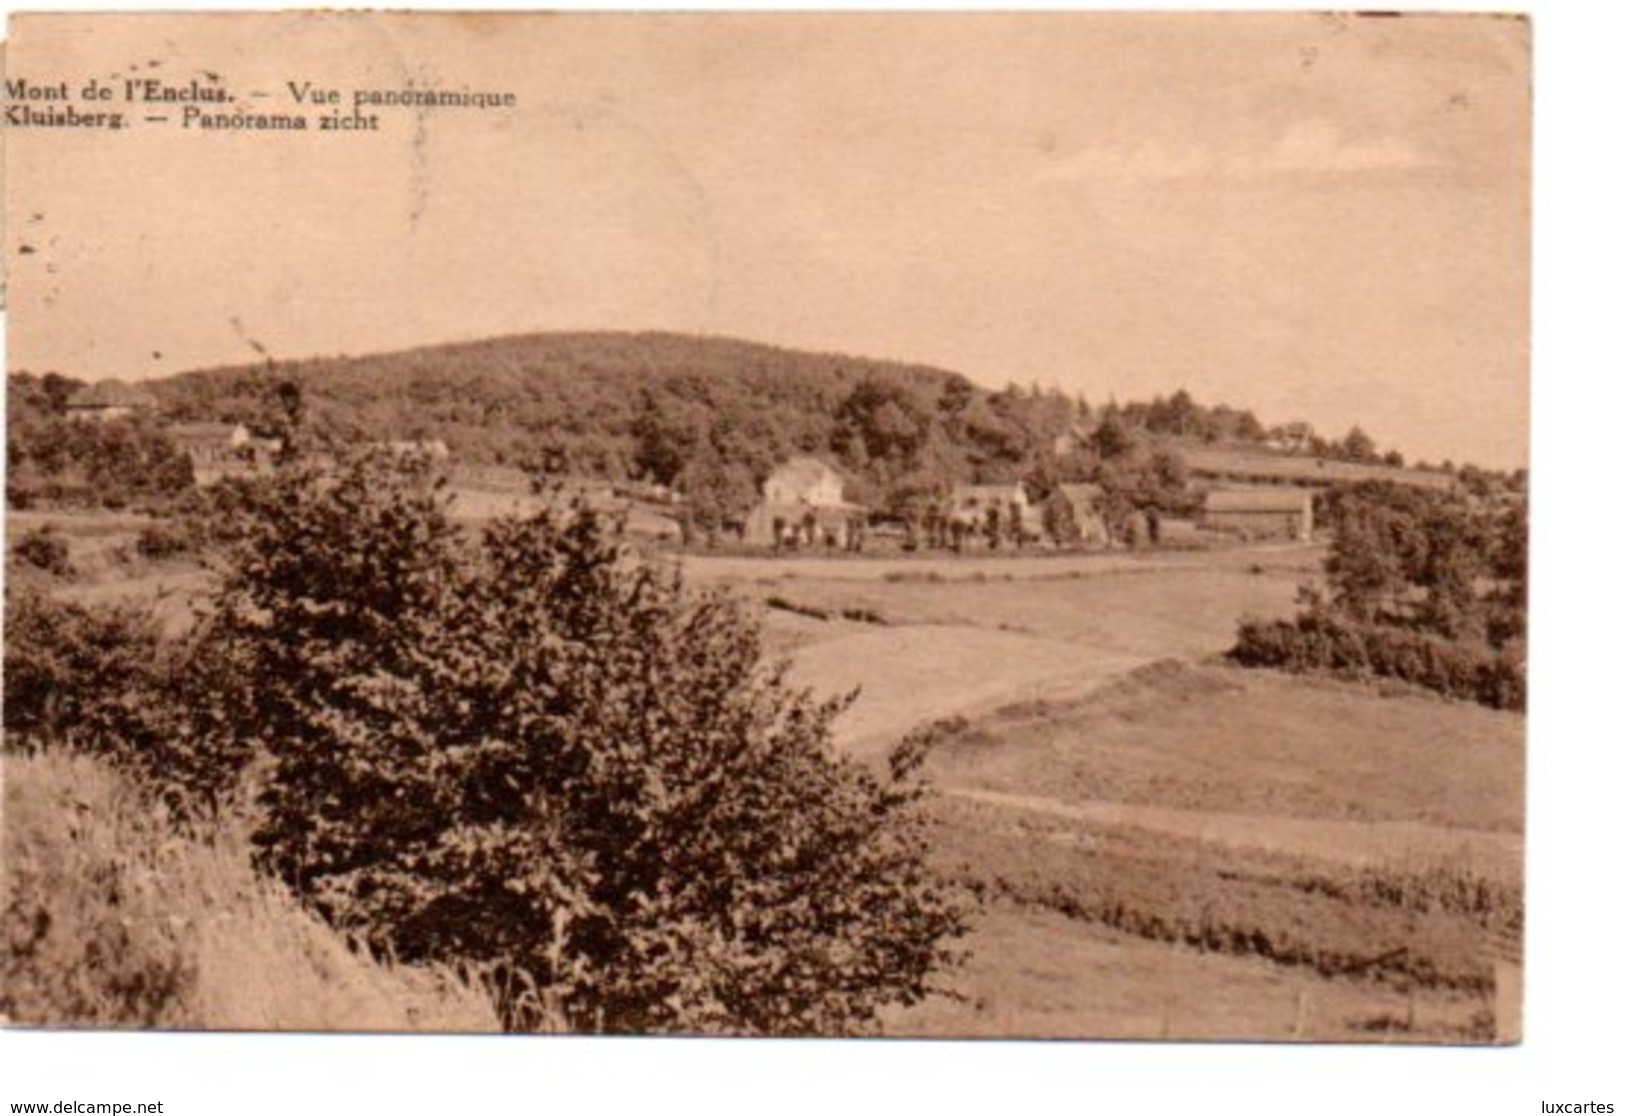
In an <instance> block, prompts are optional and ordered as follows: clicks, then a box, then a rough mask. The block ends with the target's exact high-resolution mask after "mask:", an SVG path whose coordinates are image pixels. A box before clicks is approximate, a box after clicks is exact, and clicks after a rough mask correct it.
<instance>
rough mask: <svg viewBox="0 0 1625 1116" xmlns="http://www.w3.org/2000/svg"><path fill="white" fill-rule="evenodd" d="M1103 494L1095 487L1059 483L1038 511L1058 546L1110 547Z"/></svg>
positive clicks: (1099, 488)
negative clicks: (1040, 510) (1041, 513)
mask: <svg viewBox="0 0 1625 1116" xmlns="http://www.w3.org/2000/svg"><path fill="white" fill-rule="evenodd" d="M1105 506H1106V493H1105V491H1104V490H1102V489H1101V487H1100V486H1099V485H1098V484H1060V485H1056V486H1055V491H1053V492H1051V493H1050V494H1049V499H1048V500H1046V501H1045V504H1044V507H1043V509H1042V511H1043V516H1044V523H1045V526H1046V528H1047V529H1048V531H1049V533H1050V534H1051V535H1052V536H1053V537H1054V539H1055V542H1056V544H1057V545H1058V546H1076V547H1086V548H1091V549H1103V548H1105V547H1107V546H1110V545H1111V539H1112V536H1111V531H1110V530H1109V529H1108V528H1107V526H1106V515H1105Z"/></svg>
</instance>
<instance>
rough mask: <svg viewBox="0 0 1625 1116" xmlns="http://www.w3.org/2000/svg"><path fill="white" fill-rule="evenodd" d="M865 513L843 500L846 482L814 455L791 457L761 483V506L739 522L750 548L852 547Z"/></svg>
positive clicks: (856, 543)
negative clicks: (742, 521)
mask: <svg viewBox="0 0 1625 1116" xmlns="http://www.w3.org/2000/svg"><path fill="white" fill-rule="evenodd" d="M867 520H868V510H867V509H866V508H864V507H862V506H861V505H858V504H853V503H849V502H848V501H847V499H846V478H845V477H843V476H842V475H841V473H840V472H839V470H837V469H835V468H834V467H833V466H831V465H828V464H826V463H825V462H823V461H820V460H818V459H817V458H816V457H792V458H791V459H790V460H789V461H786V462H785V463H784V464H783V465H780V466H779V467H778V468H777V469H774V470H773V472H772V473H771V474H769V476H768V478H767V480H765V481H763V482H762V502H761V503H760V504H758V505H756V507H755V509H754V510H753V511H752V512H751V513H750V516H749V518H747V519H746V520H745V542H746V543H748V544H749V545H751V546H770V547H773V548H775V549H778V548H781V547H792V548H794V547H810V546H828V547H838V548H840V549H843V550H848V549H853V548H855V547H856V546H857V545H858V542H859V540H860V539H861V538H862V535H863V529H864V524H865V523H866V522H867Z"/></svg>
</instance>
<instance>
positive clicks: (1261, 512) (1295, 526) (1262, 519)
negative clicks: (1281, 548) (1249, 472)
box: [1202, 487, 1315, 542]
mask: <svg viewBox="0 0 1625 1116" xmlns="http://www.w3.org/2000/svg"><path fill="white" fill-rule="evenodd" d="M1314 508H1315V503H1314V495H1313V493H1311V492H1309V491H1308V490H1306V489H1302V488H1289V487H1276V488H1215V489H1214V490H1212V491H1211V492H1209V493H1208V494H1207V497H1206V498H1205V500H1204V502H1203V506H1202V525H1203V526H1204V527H1206V528H1207V529H1208V530H1210V531H1218V532H1222V533H1225V534H1231V535H1239V536H1241V537H1242V538H1246V539H1293V540H1295V541H1297V542H1308V541H1309V540H1310V538H1311V537H1312V535H1313V533H1314V529H1315V511H1314Z"/></svg>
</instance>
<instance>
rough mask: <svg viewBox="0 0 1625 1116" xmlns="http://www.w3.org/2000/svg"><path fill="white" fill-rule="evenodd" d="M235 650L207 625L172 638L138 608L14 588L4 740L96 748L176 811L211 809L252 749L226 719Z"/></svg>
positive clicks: (234, 704)
mask: <svg viewBox="0 0 1625 1116" xmlns="http://www.w3.org/2000/svg"><path fill="white" fill-rule="evenodd" d="M230 650H231V645H230V644H229V642H226V641H222V640H220V639H218V638H215V634H214V632H213V631H212V629H211V628H210V627H209V626H208V625H205V626H204V627H203V628H202V629H201V630H200V631H199V632H198V633H196V634H194V635H193V636H191V637H189V638H187V639H185V640H182V641H165V640H163V639H162V638H160V635H159V632H158V626H157V623H156V621H155V620H154V619H153V617H152V615H151V614H150V613H149V612H146V611H143V610H141V609H138V608H136V607H133V606H127V605H81V604H77V603H73V602H65V601H58V600H54V599H52V598H50V597H48V596H45V595H44V594H41V593H37V592H22V593H16V594H8V596H7V600H6V639H5V731H6V740H7V743H8V744H9V745H10V746H11V747H13V748H15V749H22V750H29V749H39V748H46V747H61V748H67V749H71V750H73V751H77V752H83V753H88V754H91V755H95V756H98V757H100V758H102V759H104V760H108V761H110V762H112V763H114V764H115V765H117V766H120V767H123V768H125V769H127V770H129V771H131V772H133V773H134V774H137V775H138V776H139V777H141V778H142V779H143V780H144V781H145V782H146V783H147V784H148V786H150V787H151V788H152V789H154V790H155V791H156V792H157V793H158V794H159V795H160V796H161V797H163V798H164V799H165V800H166V802H167V803H168V804H169V806H170V807H171V808H172V809H175V810H177V811H178V812H181V813H196V812H200V811H208V810H210V809H212V808H213V807H214V806H216V805H217V804H218V803H219V802H220V801H221V800H222V799H223V798H224V797H225V796H227V795H229V794H231V793H232V792H233V791H234V790H235V789H236V788H237V785H238V783H239V781H240V779H241V777H242V774H243V771H244V769H245V768H246V766H247V763H248V761H249V759H250V755H251V754H250V752H249V750H248V747H247V746H246V744H245V743H244V742H243V741H241V740H240V739H238V738H237V736H236V734H235V733H234V732H231V731H227V728H226V726H227V725H228V724H229V723H230V722H231V721H232V720H233V719H234V718H235V717H236V715H237V709H238V695H239V690H240V683H239V679H240V671H239V665H240V664H237V663H235V662H233V661H231V660H230V658H229V657H228V655H229V652H230Z"/></svg>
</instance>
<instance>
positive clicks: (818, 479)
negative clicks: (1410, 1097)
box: [0, 12, 1544, 1046]
mask: <svg viewBox="0 0 1625 1116" xmlns="http://www.w3.org/2000/svg"><path fill="white" fill-rule="evenodd" d="M1531 49H1532V33H1531V25H1530V22H1529V20H1528V19H1527V18H1526V17H1524V16H1521V15H1515V14H1468V13H1457V14H1446V13H1434V14H1400V13H1318V12H1275V13H1207V14H1204V13H1190V12H1181V13H1133V14H1130V13H1102V12H1027V13H1020V14H996V13H887V14H880V13H846V14H835V13H807V12H777V13H756V14H734V13H715V12H713V13H690V14H678V13H653V12H639V13H619V14H585V13H576V14H551V15H543V14H511V13H510V14H478V15H476V14H455V15H453V14H430V13H413V14H406V13H355V12H352V13H344V12H333V13H320V14H318V13H280V14H272V13H246V12H238V13H231V14H225V13H208V12H194V13H184V14H182V13H133V14H132V13H125V14H114V13H97V14H82V13H81V14H70V13H37V14H22V15H14V16H13V17H12V18H11V21H10V26H9V32H8V41H7V43H6V52H5V60H4V70H5V74H4V80H5V114H6V115H5V128H4V133H3V135H4V145H5V147H4V171H5V174H4V189H5V204H4V217H5V233H4V236H5V265H6V273H5V302H6V307H5V308H6V315H7V332H6V357H7V376H6V399H5V406H6V413H5V429H6V450H7V452H6V459H5V500H6V510H5V579H4V585H5V612H4V745H3V753H0V764H3V782H4V812H3V814H0V843H3V849H4V858H3V862H0V869H3V872H0V874H3V890H0V901H3V912H0V920H3V928H0V1020H3V1022H4V1023H5V1025H6V1026H8V1027H12V1028H23V1029H45V1030H55V1029H71V1030H80V1031H83V1030H90V1031H101V1030H130V1029H136V1030H156V1031H175V1030H179V1031H211V1032H213V1031H229V1032H244V1031H246V1032H256V1033H258V1032H290V1031H291V1032H317V1033H328V1032H370V1033H391V1034H393V1033H427V1034H437V1035H445V1034H514V1035H553V1036H558V1035H577V1036H580V1035H645V1036H648V1035H663V1036H669V1035H684V1036H710V1037H720V1036H727V1037H747V1036H770V1037H790V1036H816V1037H821V1038H849V1037H851V1038H892V1039H906V1038H935V1039H1090V1040H1102V1039H1112V1040H1149V1041H1151V1042H1161V1041H1164V1040H1175V1041H1188V1040H1205V1041H1212V1042H1264V1043H1299V1044H1302V1043H1336V1044H1406V1045H1427V1046H1505V1045H1515V1044H1518V1043H1520V1042H1521V1041H1523V1034H1524V1026H1523V1002H1524V992H1525V984H1526V981H1525V972H1524V953H1525V950H1524V944H1525V787H1526V777H1525V772H1526V707H1527V704H1528V703H1527V700H1526V695H1527V691H1528V688H1529V687H1528V682H1527V672H1526V660H1527V655H1526V648H1527V646H1528V637H1527V627H1528V624H1527V599H1528V585H1529V560H1528V555H1529V538H1530V529H1529V522H1530V520H1529V514H1530V499H1529V475H1530V473H1529V465H1530V423H1529V419H1530V402H1529V401H1530V380H1529V365H1530V326H1531V321H1530V277H1531V263H1530V261H1531V244H1530V224H1531V221H1530V212H1531V211H1530V205H1531V76H1532V75H1531ZM1543 495H1544V493H1543ZM1536 979H1537V980H1538V975H1537V978H1536ZM1529 983H1530V988H1531V992H1532V994H1533V992H1534V989H1535V988H1536V984H1535V982H1534V981H1531V982H1529ZM760 1045H765V1044H760ZM983 1045H985V1044H983Z"/></svg>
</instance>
